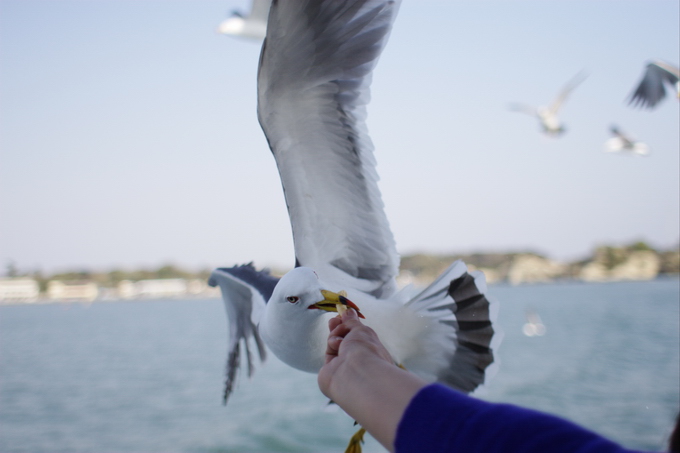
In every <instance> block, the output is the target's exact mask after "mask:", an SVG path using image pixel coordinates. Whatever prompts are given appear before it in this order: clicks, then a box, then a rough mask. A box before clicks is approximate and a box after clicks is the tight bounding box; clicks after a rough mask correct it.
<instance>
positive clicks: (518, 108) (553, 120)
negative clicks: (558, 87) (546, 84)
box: [510, 72, 586, 137]
mask: <svg viewBox="0 0 680 453" xmlns="http://www.w3.org/2000/svg"><path fill="white" fill-rule="evenodd" d="M585 78H586V76H585V75H584V74H583V73H582V72H580V73H578V74H576V76H574V78H573V79H571V80H570V81H569V83H567V84H566V85H565V86H564V88H562V91H560V93H559V95H558V96H557V98H556V99H555V100H554V101H553V103H552V104H550V107H532V106H530V105H525V104H519V103H514V104H510V110H512V111H515V112H522V113H526V114H528V115H531V116H534V117H536V118H537V119H538V121H539V123H540V125H541V130H542V131H543V132H545V133H546V134H547V135H549V136H552V137H557V136H559V135H562V134H563V133H564V132H565V131H566V129H565V128H564V125H563V124H562V122H561V121H560V119H559V117H558V116H557V113H558V112H559V110H560V108H561V107H562V104H564V101H565V100H566V99H567V97H568V96H569V94H570V93H571V92H572V91H573V90H574V88H576V87H577V86H578V85H579V84H580V83H581V82H583V81H584V80H585Z"/></svg>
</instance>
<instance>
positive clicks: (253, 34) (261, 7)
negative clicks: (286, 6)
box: [217, 0, 271, 41]
mask: <svg viewBox="0 0 680 453" xmlns="http://www.w3.org/2000/svg"><path fill="white" fill-rule="evenodd" d="M269 5H271V0H253V5H252V7H251V9H250V14H249V15H248V16H244V15H243V14H242V13H241V12H240V11H233V12H232V13H231V16H230V17H229V18H228V19H226V20H224V21H222V23H220V25H219V26H218V27H217V31H218V32H219V33H222V34H225V35H232V36H242V37H244V38H250V39H255V40H258V41H260V40H262V39H264V36H265V34H266V33H267V16H268V15H269Z"/></svg>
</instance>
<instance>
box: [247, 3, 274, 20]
mask: <svg viewBox="0 0 680 453" xmlns="http://www.w3.org/2000/svg"><path fill="white" fill-rule="evenodd" d="M271 3H272V2H271V0H253V6H252V8H251V9H250V19H252V20H257V21H260V22H264V23H267V17H268V16H269V6H270V5H271Z"/></svg>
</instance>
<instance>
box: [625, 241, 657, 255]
mask: <svg viewBox="0 0 680 453" xmlns="http://www.w3.org/2000/svg"><path fill="white" fill-rule="evenodd" d="M626 248H627V249H628V251H630V252H656V250H654V248H653V247H651V246H650V245H649V244H647V243H646V242H644V241H637V242H634V243H632V244H630V245H629V246H628V247H626Z"/></svg>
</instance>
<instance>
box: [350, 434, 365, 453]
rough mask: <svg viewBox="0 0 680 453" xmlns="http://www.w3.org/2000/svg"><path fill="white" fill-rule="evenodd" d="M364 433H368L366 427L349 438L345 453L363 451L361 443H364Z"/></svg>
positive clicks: (359, 452)
mask: <svg viewBox="0 0 680 453" xmlns="http://www.w3.org/2000/svg"><path fill="white" fill-rule="evenodd" d="M364 434H366V430H365V429H364V428H361V429H360V430H359V431H357V432H356V433H355V434H354V435H353V436H352V438H351V439H350V440H349V445H347V449H346V450H345V453H361V444H363V443H364Z"/></svg>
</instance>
